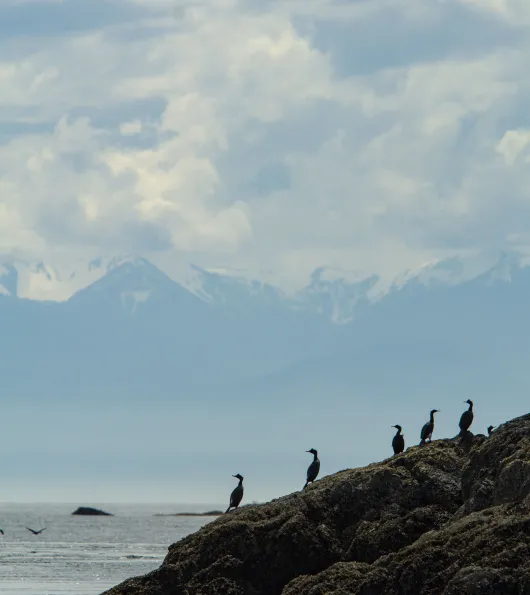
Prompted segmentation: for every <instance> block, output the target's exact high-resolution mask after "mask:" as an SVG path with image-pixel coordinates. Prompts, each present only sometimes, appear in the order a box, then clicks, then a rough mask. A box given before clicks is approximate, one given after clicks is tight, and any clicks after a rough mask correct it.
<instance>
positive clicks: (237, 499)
mask: <svg viewBox="0 0 530 595" xmlns="http://www.w3.org/2000/svg"><path fill="white" fill-rule="evenodd" d="M232 477H236V478H237V479H239V483H238V484H237V486H236V487H235V488H234V491H233V492H232V494H231V495H230V506H229V507H228V508H227V509H226V512H230V509H231V508H237V507H238V506H239V504H240V503H241V500H243V476H242V475H239V473H238V474H237V475H232ZM225 514H226V513H225Z"/></svg>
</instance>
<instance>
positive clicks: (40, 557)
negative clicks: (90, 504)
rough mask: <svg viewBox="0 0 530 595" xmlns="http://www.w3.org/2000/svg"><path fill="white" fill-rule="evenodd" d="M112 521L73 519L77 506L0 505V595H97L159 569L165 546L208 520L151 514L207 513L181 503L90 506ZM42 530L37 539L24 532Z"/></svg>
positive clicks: (199, 508)
mask: <svg viewBox="0 0 530 595" xmlns="http://www.w3.org/2000/svg"><path fill="white" fill-rule="evenodd" d="M94 506H96V507H98V508H102V509H103V510H106V511H108V512H112V513H114V514H115V515H116V516H112V517H102V516H94V517H92V516H90V517H88V516H85V517H83V516H72V515H71V513H72V511H73V510H75V508H77V505H75V504H9V503H7V504H6V503H2V504H0V527H1V528H2V529H3V530H4V531H5V535H4V536H3V537H2V536H0V538H1V539H2V544H1V545H2V548H1V553H0V593H6V594H9V595H21V594H24V595H66V594H68V595H97V594H98V593H101V592H102V591H104V590H106V589H108V588H110V587H112V586H114V585H116V584H118V583H120V582H121V581H123V580H124V579H126V578H129V577H131V576H136V575H139V574H145V573H146V572H150V571H151V570H154V569H155V568H158V566H159V565H160V563H161V562H162V560H163V559H164V557H165V555H166V553H167V549H168V546H169V545H170V544H172V543H174V542H175V541H178V540H179V539H181V538H182V537H185V536H186V535H188V534H189V533H193V532H194V531H197V530H198V529H199V528H200V527H201V526H203V525H204V524H206V523H208V522H210V521H212V520H213V517H172V516H154V515H155V514H157V513H163V514H168V513H173V512H181V511H189V512H199V511H203V510H207V509H208V510H209V509H214V508H215V509H219V506H218V505H217V506H216V505H212V507H211V508H210V507H204V506H202V505H201V506H199V507H198V506H196V505H195V506H194V505H182V504H181V505H179V504H171V505H167V504H166V505H164V504H122V505H117V504H100V505H97V504H96V505H94ZM25 526H28V527H31V528H32V529H40V528H42V527H44V526H47V529H46V531H44V532H43V533H42V534H41V535H38V536H34V535H32V534H31V533H30V532H29V531H27V530H26V529H25V528H24V527H25Z"/></svg>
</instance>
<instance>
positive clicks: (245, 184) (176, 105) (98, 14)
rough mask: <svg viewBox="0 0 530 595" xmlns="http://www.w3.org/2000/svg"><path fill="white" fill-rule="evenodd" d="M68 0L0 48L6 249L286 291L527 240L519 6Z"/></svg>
mask: <svg viewBox="0 0 530 595" xmlns="http://www.w3.org/2000/svg"><path fill="white" fill-rule="evenodd" d="M74 4H76V5H77V3H74V2H73V1H72V0H69V1H68V0H66V1H65V2H62V3H51V2H50V3H40V4H39V6H40V8H39V10H40V11H41V16H42V25H41V33H39V32H38V31H35V30H34V29H32V28H31V27H29V25H27V24H25V25H24V24H23V23H22V25H21V26H20V27H19V29H18V31H17V34H16V35H15V34H14V33H13V35H10V36H8V37H6V38H5V39H3V41H2V42H0V46H1V47H0V49H1V50H2V53H1V55H2V57H3V58H2V61H1V62H0V143H1V145H0V188H1V190H2V193H1V197H2V198H1V199H0V232H1V233H2V237H1V240H0V249H1V250H2V251H8V252H9V251H15V250H18V251H25V252H27V253H32V254H34V255H35V256H36V257H37V256H38V257H39V258H40V257H43V256H44V255H45V254H46V253H47V252H51V251H53V252H54V254H57V253H60V252H61V251H63V252H65V253H66V252H68V251H72V250H74V251H76V253H77V252H80V253H85V252H86V254H87V255H90V256H94V255H97V254H98V253H99V252H103V251H112V250H115V251H136V252H140V253H144V254H146V255H152V254H156V253H158V254H159V255H161V256H164V257H167V256H168V255H171V254H174V255H175V258H177V257H178V258H180V259H182V258H190V259H193V260H195V261H196V262H198V263H199V264H202V265H216V266H222V265H226V266H230V267H234V266H237V267H247V268H248V269H249V270H250V271H251V272H256V271H259V270H263V269H267V270H270V269H272V270H274V271H275V275H276V278H277V281H278V282H280V283H281V284H282V285H285V286H287V285H289V284H300V283H303V281H304V280H305V279H306V278H307V276H308V275H309V273H310V272H311V271H312V270H313V269H315V268H316V267H318V266H320V265H323V264H328V265H332V266H338V267H343V268H348V269H359V270H363V271H365V272H367V273H371V272H373V271H377V272H380V273H383V274H388V275H392V274H395V273H397V271H399V270H400V269H402V268H406V267H409V266H415V265H419V264H420V263H421V262H422V261H423V260H425V259H428V258H431V257H435V256H439V255H442V254H446V253H448V254H449V253H454V252H458V251H459V250H463V249H469V248H478V249H491V248H500V247H504V245H506V244H510V243H513V242H514V238H518V239H517V242H519V243H521V242H523V240H521V238H524V237H528V234H527V233H526V228H527V227H528V224H527V222H528V215H529V208H528V205H529V197H528V191H527V190H526V189H527V188H528V179H527V177H528V173H527V172H528V161H527V160H526V158H525V155H526V146H527V135H528V132H527V130H528V129H529V128H530V122H528V121H527V120H528V115H527V112H526V107H525V106H526V105H527V101H528V99H529V95H530V93H529V84H528V82H527V77H526V64H527V63H528V58H529V57H530V46H529V44H528V41H527V39H528V36H527V35H526V29H525V28H527V27H528V26H529V25H530V20H529V18H528V17H530V13H529V12H528V9H527V3H525V2H522V1H521V2H517V1H516V0H498V1H495V0H491V1H490V2H488V3H479V2H474V1H472V0H446V1H445V2H438V3H432V2H427V1H426V0H414V2H410V3H403V2H399V1H398V0H384V1H381V2H377V3H375V2H366V1H361V0H357V1H355V2H350V3H343V2H338V1H337V2H335V1H332V0H328V1H326V0H308V1H306V2H298V1H290V0H282V2H276V1H267V2H265V1H258V0H256V1H253V2H245V3H243V2H239V1H236V0H215V1H214V0H210V1H207V0H204V1H191V0H190V1H188V2H176V1H171V2H170V1H169V0H168V1H163V0H158V1H156V2H155V1H154V0H150V1H149V2H146V1H143V0H134V1H133V0H131V1H130V2H125V1H121V2H118V0H115V1H113V2H105V3H101V2H95V3H94V4H92V5H91V6H92V8H91V12H90V18H88V17H87V20H86V26H80V25H79V21H78V20H77V21H76V20H75V19H74V17H73V14H74V13H73V8H74V6H73V5H74ZM104 5H105V6H104ZM18 8H19V7H17V6H16V4H13V3H10V4H0V13H1V12H2V11H12V12H11V13H8V12H5V14H10V15H11V17H10V18H14V17H13V15H14V14H15V12H14V11H16V10H18ZM59 17H60V18H59ZM54 19H59V21H60V22H62V23H63V24H65V23H66V24H68V23H70V25H71V26H70V25H68V26H67V27H66V30H64V29H61V30H59V29H60V28H59V27H57V28H56V29H53V26H52V21H53V20H54ZM61 19H62V20H61ZM76 23H77V24H76ZM65 26H66V25H65ZM42 31H47V35H46V37H42ZM37 36H39V37H37ZM167 260H168V259H166V261H167ZM169 260H170V259H169Z"/></svg>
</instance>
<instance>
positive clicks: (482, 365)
mask: <svg viewBox="0 0 530 595" xmlns="http://www.w3.org/2000/svg"><path fill="white" fill-rule="evenodd" d="M529 298H530V268H528V266H527V263H526V261H525V260H524V259H523V258H522V257H521V256H519V255H516V254H501V255H500V256H499V257H497V258H496V259H495V260H494V261H493V262H491V261H489V262H488V261H487V259H481V258H474V259H467V260H466V259H462V258H451V259H448V260H442V261H439V262H436V263H431V264H429V265H427V266H425V267H423V268H422V269H421V270H420V271H414V272H412V271H409V272H407V273H405V274H403V275H401V276H400V277H399V278H398V279H396V280H395V282H394V283H392V284H390V286H384V285H383V283H382V281H381V279H380V278H379V277H378V276H376V275H374V276H371V277H366V278H355V277H354V278H353V279H351V276H350V275H347V274H346V273H343V272H341V271H337V270H333V269H328V268H319V269H317V270H316V271H315V272H314V273H313V275H312V276H311V278H310V280H309V283H308V285H307V287H305V288H303V289H302V290H300V291H298V292H296V293H294V294H286V293H285V292H283V291H282V290H280V289H279V288H277V287H274V286H272V285H269V284H266V283H263V282H259V281H253V280H248V279H245V278H242V277H235V276H230V275H227V274H222V273H220V272H216V271H208V270H205V269H203V268H200V267H196V266H190V267H189V268H188V269H187V271H186V275H185V276H184V277H183V279H179V280H172V279H170V278H169V277H168V276H167V275H166V274H165V273H163V272H162V271H161V270H159V269H158V268H157V267H155V266H154V265H153V264H151V263H150V262H149V261H147V260H146V259H143V258H138V257H116V258H110V259H103V258H100V259H96V260H92V261H91V262H90V263H88V264H87V266H86V267H84V268H83V270H78V271H75V272H72V273H70V274H68V275H64V274H63V275H60V274H58V273H57V272H56V270H55V269H54V268H53V267H52V266H50V265H48V264H46V263H42V262H41V263H28V262H20V261H14V260H9V259H4V260H3V261H2V260H0V322H1V325H0V327H1V336H2V340H1V342H0V357H1V361H2V368H1V370H0V372H1V375H0V382H1V386H2V391H3V392H4V393H5V394H7V395H8V396H11V397H13V398H17V399H34V398H36V397H46V398H55V399H59V400H61V399H69V400H76V399H84V398H98V397H101V398H102V399H108V398H109V397H112V398H114V399H116V400H117V401H120V400H129V401H130V400H131V399H160V400H164V399H168V398H179V399H182V400H186V399H196V398H201V397H205V398H206V397H208V398H209V397H211V396H212V395H217V396H218V397H219V398H226V399H232V400H234V401H238V400H242V401H244V400H245V399H248V398H251V397H253V396H255V397H256V398H261V397H266V396H270V395H274V396H276V397H277V398H279V399H281V398H283V397H284V396H286V395H291V396H293V398H299V397H301V395H304V394H305V395H307V394H313V393H314V394H317V393H318V394H322V393H325V394H327V395H348V394H363V395H367V394H368V395H377V394H380V393H382V392H386V393H388V392H389V391H394V392H395V393H396V394H405V393H406V394H409V395H414V394H417V395H418V398H419V396H420V395H421V394H424V393H425V391H430V392H431V393H438V392H440V393H441V392H443V391H448V390H458V391H461V392H465V391H468V390H471V391H477V390H479V391H486V392H489V393H491V394H497V392H498V391H500V390H505V389H506V388H507V387H510V389H511V390H513V391H516V392H517V393H521V394H522V393H524V392H525V391H527V390H528V389H529V388H530V382H529V381H528V380H527V369H528V363H530V316H529V315H528V311H529V306H530V299H529ZM496 391H497V392H496Z"/></svg>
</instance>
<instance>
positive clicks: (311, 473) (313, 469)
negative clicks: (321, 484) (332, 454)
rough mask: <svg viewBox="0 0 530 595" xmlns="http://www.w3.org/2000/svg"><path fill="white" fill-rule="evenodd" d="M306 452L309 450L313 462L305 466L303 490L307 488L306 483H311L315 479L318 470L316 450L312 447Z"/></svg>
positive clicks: (318, 463) (318, 462)
mask: <svg viewBox="0 0 530 595" xmlns="http://www.w3.org/2000/svg"><path fill="white" fill-rule="evenodd" d="M306 452H309V453H311V454H312V455H313V462H312V463H311V465H309V467H308V468H307V479H306V482H305V486H304V487H303V488H302V489H303V490H305V489H306V488H307V486H308V484H310V483H313V482H314V481H315V479H316V478H317V476H318V472H319V471H320V461H319V460H318V452H317V451H316V450H315V449H314V448H311V449H310V450H306Z"/></svg>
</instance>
